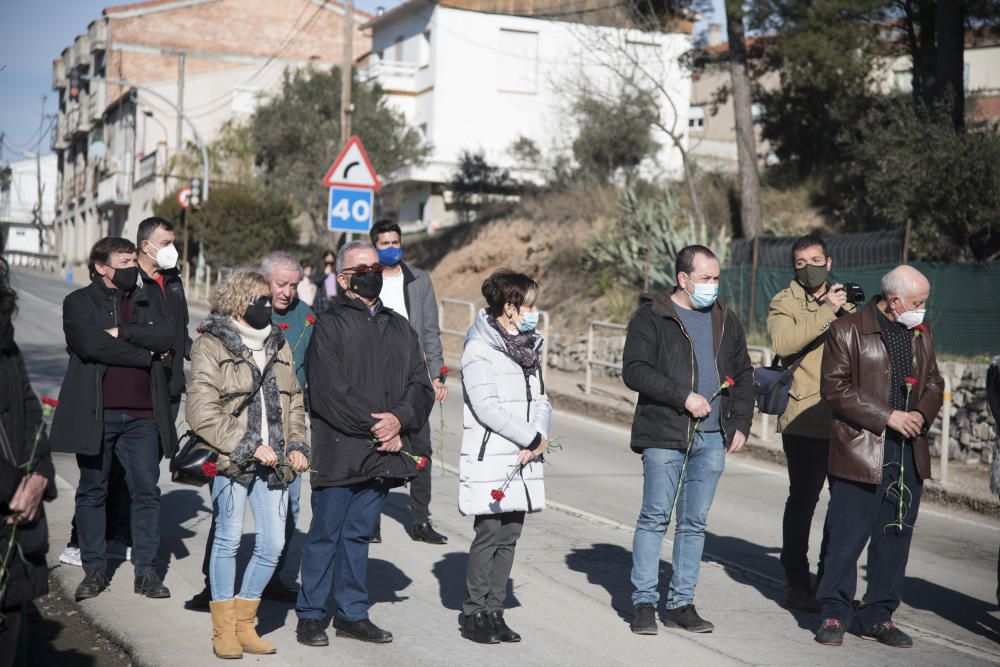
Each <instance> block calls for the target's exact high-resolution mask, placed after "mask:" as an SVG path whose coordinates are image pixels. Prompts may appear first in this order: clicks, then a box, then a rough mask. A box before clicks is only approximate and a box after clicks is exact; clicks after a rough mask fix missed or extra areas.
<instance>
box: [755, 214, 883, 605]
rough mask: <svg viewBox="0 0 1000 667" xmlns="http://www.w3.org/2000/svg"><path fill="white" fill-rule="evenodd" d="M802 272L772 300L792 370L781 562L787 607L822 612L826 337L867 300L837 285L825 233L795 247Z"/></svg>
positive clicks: (777, 334)
mask: <svg viewBox="0 0 1000 667" xmlns="http://www.w3.org/2000/svg"><path fill="white" fill-rule="evenodd" d="M792 264H793V266H794V268H795V278H794V279H793V280H792V282H791V283H790V284H789V285H788V287H787V288H786V289H784V290H782V291H781V292H779V293H778V294H777V295H776V296H775V297H774V299H773V300H772V301H771V307H770V311H769V312H768V316H767V333H768V336H769V337H770V339H771V348H772V349H773V350H774V353H775V354H776V355H778V356H779V357H781V359H782V361H783V362H784V366H785V367H788V366H790V365H791V364H794V363H796V362H798V366H797V367H796V368H795V370H794V371H793V372H792V386H791V389H790V391H789V392H788V407H787V408H785V412H784V413H783V414H782V415H781V416H779V417H778V431H779V432H780V433H781V445H782V448H783V449H784V450H785V460H786V462H787V464H788V481H789V485H788V499H787V500H786V501H785V514H784V517H783V519H782V524H781V532H782V547H781V564H782V565H783V566H784V568H785V578H786V580H787V582H788V587H787V588H786V590H785V606H786V607H789V608H791V609H797V610H799V611H806V612H812V613H819V611H820V604H819V601H817V600H816V595H815V587H814V586H813V583H812V579H811V575H810V572H809V557H808V551H809V531H810V527H811V526H812V519H813V512H814V511H815V509H816V503H817V502H818V501H819V494H820V492H821V491H822V490H823V484H824V483H825V482H826V469H827V458H828V456H829V452H830V408H829V407H828V406H827V405H826V402H825V401H824V400H823V399H822V397H821V396H820V388H819V384H820V364H821V362H822V360H823V342H824V340H825V338H826V332H827V329H829V327H830V324H831V323H832V322H833V321H834V320H836V319H837V317H839V316H840V315H843V314H846V313H849V312H853V311H854V307H855V303H857V302H863V301H864V294H863V293H862V292H861V289H860V288H859V287H858V286H857V285H848V286H847V287H846V288H845V286H844V285H841V284H840V283H834V284H832V285H831V284H830V283H829V280H828V276H829V273H830V269H831V267H832V266H833V260H832V259H831V258H830V257H829V255H827V252H826V244H825V243H824V242H823V239H821V238H820V237H819V236H816V235H814V234H808V235H806V236H803V237H801V238H799V239H797V240H796V241H795V243H794V244H793V245H792ZM826 544H827V539H826V531H824V535H823V543H822V546H821V547H820V553H819V562H818V566H817V576H816V580H817V583H818V581H819V578H820V577H821V576H822V574H823V558H824V556H825V553H826Z"/></svg>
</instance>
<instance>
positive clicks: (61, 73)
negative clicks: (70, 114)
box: [52, 60, 66, 90]
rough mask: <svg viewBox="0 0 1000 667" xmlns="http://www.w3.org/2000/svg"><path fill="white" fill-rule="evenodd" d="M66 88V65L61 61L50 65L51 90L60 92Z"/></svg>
mask: <svg viewBox="0 0 1000 667" xmlns="http://www.w3.org/2000/svg"><path fill="white" fill-rule="evenodd" d="M65 87H66V64H65V63H64V62H63V61H62V60H56V61H55V62H53V63H52V89H53V90H60V89H62V88H65Z"/></svg>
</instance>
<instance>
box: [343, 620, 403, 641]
mask: <svg viewBox="0 0 1000 667" xmlns="http://www.w3.org/2000/svg"><path fill="white" fill-rule="evenodd" d="M333 627H335V628H336V629H337V636H338V637H350V638H351V639H358V640H360V641H363V642H372V643H373V644H388V643H389V642H391V641H392V633H391V632H389V631H388V630H383V629H382V628H380V627H378V626H377V625H375V624H374V623H372V622H371V621H369V620H368V619H367V618H363V619H361V620H360V621H345V620H342V619H339V618H335V619H333Z"/></svg>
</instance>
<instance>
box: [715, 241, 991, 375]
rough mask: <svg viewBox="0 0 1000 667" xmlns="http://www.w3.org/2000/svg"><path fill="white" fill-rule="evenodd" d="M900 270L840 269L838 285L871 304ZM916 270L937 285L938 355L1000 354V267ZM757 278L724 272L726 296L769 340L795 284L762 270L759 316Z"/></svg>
mask: <svg viewBox="0 0 1000 667" xmlns="http://www.w3.org/2000/svg"><path fill="white" fill-rule="evenodd" d="M835 261H836V260H835ZM788 263H789V264H790V260H788ZM896 264H897V263H896V262H892V263H887V264H881V265H873V266H864V267H861V266H856V267H853V268H841V269H839V270H838V269H837V267H836V266H835V267H834V271H833V275H832V279H833V280H835V281H837V282H855V283H858V284H860V285H861V287H862V288H863V289H864V291H865V295H866V296H867V297H868V298H871V296H872V295H874V294H876V293H878V291H879V281H880V280H881V278H882V276H883V275H884V274H885V273H887V272H888V271H890V270H891V269H892V268H893V267H894V266H896ZM912 264H913V266H915V267H916V268H917V269H919V270H920V271H921V272H923V274H924V275H925V276H927V279H928V280H930V283H931V295H930V299H929V300H928V302H927V322H928V323H929V324H930V326H931V327H932V328H933V329H934V341H935V349H936V350H937V352H938V354H950V355H958V356H965V357H973V356H982V355H989V356H992V355H996V354H1000V261H993V262H963V263H944V262H913V263H912ZM752 273H753V269H752V267H750V266H747V265H742V266H732V267H728V268H726V269H723V271H722V280H721V283H722V284H721V286H720V296H721V297H722V298H723V299H725V300H726V302H727V303H729V304H731V305H732V306H733V307H734V308H735V309H736V310H737V312H739V313H740V316H741V319H742V320H743V323H744V326H747V327H748V328H750V329H751V330H752V331H756V332H759V333H761V334H766V331H767V325H766V322H767V310H768V306H769V304H770V303H771V299H772V298H773V297H774V295H775V294H777V293H778V292H780V291H781V290H783V289H784V288H785V287H787V286H788V284H789V282H790V281H791V280H792V269H791V267H790V266H789V267H787V268H784V269H776V268H770V267H758V269H757V280H756V294H755V296H754V299H753V302H754V303H753V313H750V312H749V309H750V301H751V299H750V285H751V282H752V280H751V276H752Z"/></svg>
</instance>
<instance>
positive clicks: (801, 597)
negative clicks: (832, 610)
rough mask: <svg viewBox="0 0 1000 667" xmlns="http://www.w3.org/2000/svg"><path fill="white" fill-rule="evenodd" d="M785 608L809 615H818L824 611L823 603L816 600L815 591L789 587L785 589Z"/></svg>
mask: <svg viewBox="0 0 1000 667" xmlns="http://www.w3.org/2000/svg"><path fill="white" fill-rule="evenodd" d="M785 607H786V608H788V609H794V610H796V611H804V612H806V613H808V614H818V613H819V612H821V611H822V610H823V603H822V602H820V601H819V600H817V599H816V593H815V592H814V591H811V590H809V589H807V588H798V587H795V586H789V587H788V588H787V589H785Z"/></svg>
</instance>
